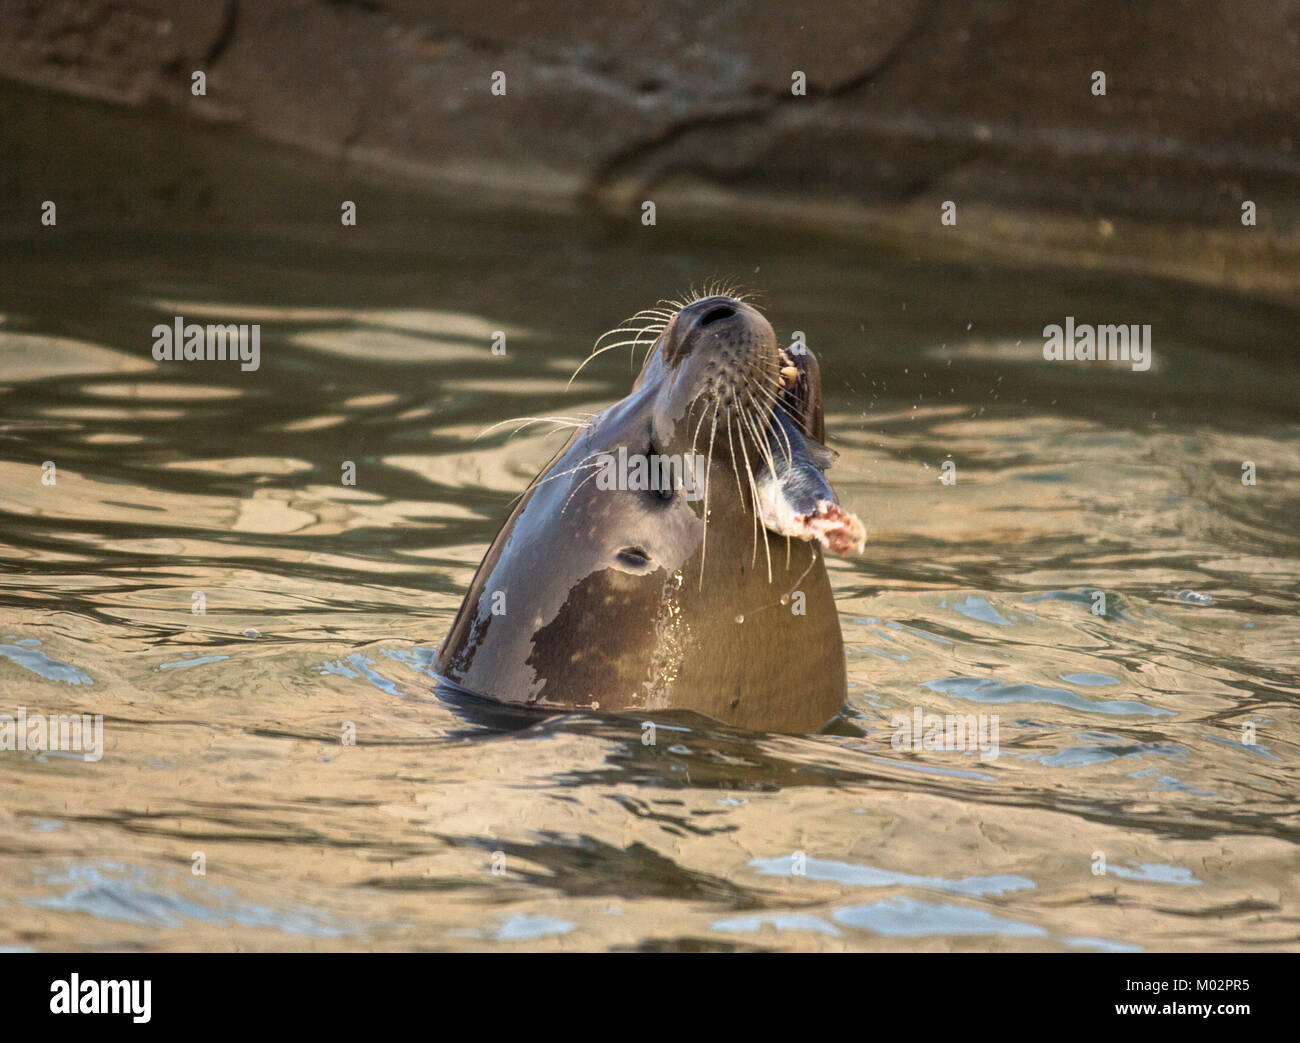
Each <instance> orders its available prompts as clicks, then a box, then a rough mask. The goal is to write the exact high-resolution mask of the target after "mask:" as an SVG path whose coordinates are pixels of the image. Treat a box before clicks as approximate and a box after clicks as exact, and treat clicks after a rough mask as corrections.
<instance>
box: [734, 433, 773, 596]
mask: <svg viewBox="0 0 1300 1043" xmlns="http://www.w3.org/2000/svg"><path fill="white" fill-rule="evenodd" d="M740 451H741V452H742V453H744V454H745V473H746V474H747V475H749V490H750V493H751V494H752V495H753V497H754V516H755V517H757V516H758V487H757V486H756V485H755V484H754V468H753V467H752V466H751V465H750V463H749V450H747V449H746V448H745V440H744V439H743V438H742V439H741V440H740ZM763 553H764V554H766V555H767V581H768V582H769V583H771V582H772V552H771V551H770V550H769V549H768V546H767V537H766V536H764V537H763ZM757 556H758V555H757V553H755V555H754V557H755V558H757ZM753 563H754V562H753V561H752V560H751V561H750V564H751V565H753Z"/></svg>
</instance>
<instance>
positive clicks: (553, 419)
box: [474, 413, 596, 442]
mask: <svg viewBox="0 0 1300 1043" xmlns="http://www.w3.org/2000/svg"><path fill="white" fill-rule="evenodd" d="M585 415H586V419H585V420H582V419H579V418H578V417H572V416H514V417H511V418H510V419H509V420H501V421H498V422H497V423H495V424H492V425H491V426H490V427H485V428H483V430H482V431H480V432H479V433H478V434H476V435H475V436H474V441H476V442H477V441H478V440H479V439H480V438H482V437H483V436H484V435H486V434H489V433H490V432H492V431H495V430H496V429H497V428H498V427H505V426H506V424H515V423H519V422H520V421H523V423H519V426H518V427H516V428H515V429H514V430H513V431H511V432H510V434H509V435H508V436H507V437H509V438H513V437H514V436H515V435H517V434H519V432H520V431H522V430H523V429H524V428H526V427H530V426H532V425H533V424H554V425H555V430H558V429H560V428H562V427H577V428H583V427H590V426H591V420H592V417H594V416H595V415H596V414H595V413H587V414H585ZM549 433H550V432H548V434H549Z"/></svg>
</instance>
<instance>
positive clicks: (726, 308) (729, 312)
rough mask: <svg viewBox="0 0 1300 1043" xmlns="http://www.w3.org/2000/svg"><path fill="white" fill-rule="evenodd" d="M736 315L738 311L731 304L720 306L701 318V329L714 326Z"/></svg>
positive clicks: (711, 309)
mask: <svg viewBox="0 0 1300 1043" xmlns="http://www.w3.org/2000/svg"><path fill="white" fill-rule="evenodd" d="M735 314H736V309H735V308H733V307H732V306H731V305H729V304H719V305H718V306H717V307H716V308H710V309H709V310H708V311H706V312H705V313H704V314H703V315H701V316H700V328H701V329H703V328H704V327H705V326H712V325H713V324H714V323H715V322H721V321H722V320H723V319H729V318H731V317H732V316H733V315H735Z"/></svg>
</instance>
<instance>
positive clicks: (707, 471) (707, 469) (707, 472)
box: [700, 400, 718, 590]
mask: <svg viewBox="0 0 1300 1043" xmlns="http://www.w3.org/2000/svg"><path fill="white" fill-rule="evenodd" d="M717 433H718V403H717V401H716V400H715V401H714V403H713V426H712V428H711V429H710V431H709V455H708V456H707V457H706V459H705V464H704V535H703V537H702V538H701V540H700V590H703V589H704V556H705V555H706V554H707V553H708V550H709V481H710V479H711V478H712V476H713V438H714V436H715V435H716V434H717Z"/></svg>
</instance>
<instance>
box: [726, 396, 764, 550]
mask: <svg viewBox="0 0 1300 1043" xmlns="http://www.w3.org/2000/svg"><path fill="white" fill-rule="evenodd" d="M740 424H741V420H740V417H737V418H736V430H737V432H738V436H739V437H740V438H744V437H745V433H744V431H743V430H741V427H740ZM727 446H728V448H729V449H730V450H731V467H732V470H733V471H735V473H736V495H737V496H739V497H740V502H741V505H742V506H743V505H744V503H745V487H744V485H742V484H741V481H740V467H739V465H738V464H737V463H736V443H735V441H734V440H733V439H732V437H731V408H730V407H728V408H727ZM746 463H748V461H746ZM745 477H746V478H748V479H750V488H751V490H752V488H753V478H752V476H751V475H750V473H749V471H748V470H746V471H745ZM749 513H750V527H751V529H752V530H753V538H752V539H751V540H750V553H749V564H750V567H751V568H752V567H753V565H754V562H755V561H757V560H758V504H757V503H753V509H752V510H751V511H750V512H749Z"/></svg>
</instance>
